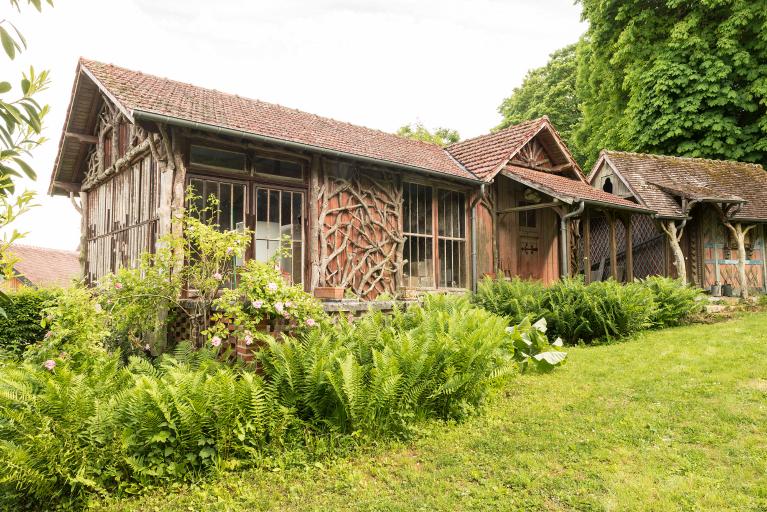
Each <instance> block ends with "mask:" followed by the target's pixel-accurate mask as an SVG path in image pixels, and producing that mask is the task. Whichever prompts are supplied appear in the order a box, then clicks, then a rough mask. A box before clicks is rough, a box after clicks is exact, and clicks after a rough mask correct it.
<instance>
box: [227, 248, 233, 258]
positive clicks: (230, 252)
mask: <svg viewBox="0 0 767 512" xmlns="http://www.w3.org/2000/svg"><path fill="white" fill-rule="evenodd" d="M233 252H234V249H232V248H231V247H227V248H226V255H227V256H229V255H230V254H232V253H233Z"/></svg>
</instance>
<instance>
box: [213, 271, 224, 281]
mask: <svg viewBox="0 0 767 512" xmlns="http://www.w3.org/2000/svg"><path fill="white" fill-rule="evenodd" d="M223 278H224V276H222V275H221V272H216V273H215V274H213V279H215V280H216V281H221V280H222V279H223Z"/></svg>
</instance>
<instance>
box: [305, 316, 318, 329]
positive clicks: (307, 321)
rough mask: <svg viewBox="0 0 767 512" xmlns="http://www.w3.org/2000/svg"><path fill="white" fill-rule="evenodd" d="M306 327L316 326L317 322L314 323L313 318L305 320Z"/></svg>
mask: <svg viewBox="0 0 767 512" xmlns="http://www.w3.org/2000/svg"><path fill="white" fill-rule="evenodd" d="M306 325H308V326H309V327H314V326H315V325H317V322H315V321H314V318H307V319H306Z"/></svg>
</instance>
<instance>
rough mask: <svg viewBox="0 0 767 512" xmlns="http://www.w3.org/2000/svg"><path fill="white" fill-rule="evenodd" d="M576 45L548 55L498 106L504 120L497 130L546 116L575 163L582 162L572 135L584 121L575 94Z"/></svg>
mask: <svg viewBox="0 0 767 512" xmlns="http://www.w3.org/2000/svg"><path fill="white" fill-rule="evenodd" d="M575 77H576V45H575V44H571V45H569V46H565V47H564V48H562V49H559V50H557V51H555V52H554V53H552V54H551V55H550V56H549V62H547V63H546V65H545V66H542V67H540V68H536V69H532V70H530V71H528V73H527V76H525V79H524V80H523V82H522V85H520V86H519V87H516V88H514V90H513V91H512V92H511V96H509V97H508V98H506V99H504V100H503V102H502V103H501V105H500V106H499V107H498V112H499V113H500V114H501V115H502V116H503V121H501V124H499V125H498V126H497V127H496V128H495V129H496V130H501V129H503V128H507V127H509V126H511V125H514V124H518V123H521V122H522V121H528V120H530V119H536V118H538V117H541V116H544V115H547V116H549V119H551V122H552V123H553V124H554V126H555V127H556V128H557V130H558V131H559V134H560V135H561V136H562V139H564V141H565V143H566V144H567V145H568V147H569V148H570V150H571V151H572V152H573V154H574V155H575V158H576V160H578V161H579V162H581V163H582V162H583V158H582V156H583V155H582V154H580V152H579V151H578V147H577V144H576V143H575V140H574V137H573V133H574V131H575V129H576V128H577V126H578V124H579V123H580V121H581V117H582V116H581V109H580V100H579V98H578V95H577V94H576V88H575Z"/></svg>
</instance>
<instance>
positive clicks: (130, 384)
mask: <svg viewBox="0 0 767 512" xmlns="http://www.w3.org/2000/svg"><path fill="white" fill-rule="evenodd" d="M46 314H47V315H48V322H49V323H50V325H51V333H52V334H51V335H50V336H48V337H47V338H46V341H45V342H43V343H41V344H40V345H39V346H38V347H37V348H36V350H32V351H29V352H28V357H26V358H25V361H24V362H23V363H19V364H12V363H10V362H9V363H6V364H5V366H3V367H0V460H3V462H4V463H3V464H2V465H0V508H3V507H5V508H9V509H18V508H21V507H27V508H32V509H39V508H42V507H47V508H51V507H54V506H69V507H72V506H79V505H81V504H82V502H83V501H84V500H86V499H87V498H88V497H89V496H91V495H93V494H99V495H104V494H107V493H110V492H113V491H120V492H126V493H136V492H140V491H141V490H142V489H144V488H146V487H149V486H153V485H158V484H169V483H172V482H177V481H184V480H186V481H194V480H197V479H199V478H200V477H201V476H202V475H204V474H206V473H208V472H211V471H215V470H218V469H231V468H235V467H238V466H240V465H243V464H258V463H259V462H260V461H262V460H264V457H265V456H270V455H273V454H277V453H284V451H285V450H291V451H292V450H295V451H306V450H309V449H315V448H310V447H317V446H322V445H323V443H325V445H326V446H327V445H328V444H330V441H327V442H325V441H322V440H323V439H347V440H355V441H354V442H359V440H370V439H374V438H377V437H380V436H384V435H402V434H404V433H407V432H408V431H409V430H410V429H411V428H412V427H413V425H414V423H415V422H417V421H421V420H425V419H429V418H440V419H460V418H462V417H464V416H466V415H467V414H470V413H472V412H474V411H476V410H477V408H478V407H479V406H480V405H481V404H482V403H483V401H484V399H485V397H486V395H487V393H488V391H489V390H490V389H491V387H492V386H493V385H494V384H495V383H497V382H499V381H501V380H502V379H504V378H506V377H507V376H509V375H512V374H515V373H516V372H518V371H519V370H520V368H521V369H523V370H524V369H527V368H529V367H535V368H539V369H541V370H548V369H551V368H552V367H554V366H557V365H559V364H562V362H563V361H564V358H565V353H564V352H561V351H560V350H559V348H558V345H559V343H558V342H557V343H555V344H553V345H550V344H549V343H548V340H547V338H546V336H545V323H544V322H537V323H536V324H534V325H531V324H530V322H529V320H527V319H525V320H524V321H523V322H522V323H521V324H520V325H519V326H515V327H513V328H512V327H508V325H507V321H506V319H504V318H502V317H499V316H496V315H493V314H492V313H489V312H487V311H485V310H483V309H481V308H476V307H473V306H472V304H471V303H470V302H469V301H468V299H466V298H463V297H447V296H429V297H426V298H425V299H424V302H423V304H422V305H418V306H413V307H411V308H409V309H408V310H407V311H399V312H397V313H396V314H394V315H391V316H385V315H383V314H381V313H370V314H368V315H367V316H365V317H363V318H362V319H360V320H359V321H358V322H355V323H348V322H344V321H342V322H341V323H340V324H339V325H338V326H335V327H333V326H331V325H330V324H329V323H322V324H320V325H319V326H318V327H317V328H312V329H307V330H305V331H304V332H303V333H301V335H300V336H298V337H295V338H288V339H286V340H284V341H283V342H276V341H274V340H270V342H269V343H268V345H267V346H265V347H264V348H263V350H262V351H261V352H260V353H258V361H259V362H260V363H261V365H262V368H261V369H262V372H261V374H256V373H254V372H251V371H249V370H248V369H246V367H244V366H242V365H238V366H230V365H228V364H225V363H223V362H221V361H219V360H218V354H217V351H216V350H213V349H208V348H203V349H199V350H195V349H194V348H193V347H192V346H191V345H190V344H188V343H186V344H182V345H181V346H179V347H178V348H177V351H176V353H175V355H174V356H173V357H171V356H169V355H167V354H166V355H163V356H161V357H159V358H157V359H156V360H155V361H154V362H150V361H149V360H147V359H144V358H140V357H135V356H134V357H130V358H129V360H128V363H127V364H125V363H124V360H123V358H122V356H121V355H120V353H119V351H115V352H113V353H110V352H108V351H107V350H106V349H105V348H104V346H103V341H104V339H106V337H107V336H108V334H109V331H108V328H107V323H108V322H107V318H106V313H105V312H104V310H103V309H101V308H100V306H99V304H98V302H96V300H95V298H94V297H93V295H92V293H91V291H90V290H87V289H83V288H74V289H72V290H68V291H66V292H64V293H63V294H62V296H61V298H60V300H59V301H58V302H57V303H56V305H55V306H52V307H50V308H48V309H47V312H46Z"/></svg>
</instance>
